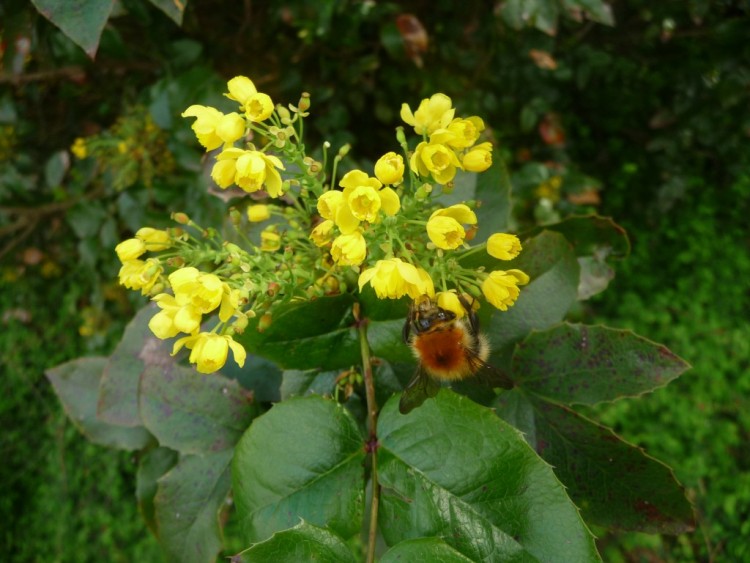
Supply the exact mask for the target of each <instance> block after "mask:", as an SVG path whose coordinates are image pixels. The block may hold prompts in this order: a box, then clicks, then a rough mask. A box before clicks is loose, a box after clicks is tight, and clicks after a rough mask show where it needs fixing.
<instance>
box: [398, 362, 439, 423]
mask: <svg viewBox="0 0 750 563" xmlns="http://www.w3.org/2000/svg"><path fill="white" fill-rule="evenodd" d="M438 391H440V384H439V383H438V382H437V381H435V380H434V379H432V378H431V377H430V376H429V375H427V374H426V373H425V372H424V370H423V369H422V367H421V366H417V372H416V373H415V374H414V377H413V378H412V380H411V381H410V382H409V384H408V385H407V386H406V387H405V388H404V392H403V394H402V395H401V401H399V403H398V410H399V411H400V412H401V414H408V413H409V412H411V411H412V410H414V409H416V408H417V407H418V406H420V405H421V404H422V403H424V402H425V400H427V399H428V398H430V397H434V396H435V395H437V393H438Z"/></svg>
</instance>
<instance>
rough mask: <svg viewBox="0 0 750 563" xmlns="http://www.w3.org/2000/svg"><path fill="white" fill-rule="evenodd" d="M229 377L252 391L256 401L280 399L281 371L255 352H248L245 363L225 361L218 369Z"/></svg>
mask: <svg viewBox="0 0 750 563" xmlns="http://www.w3.org/2000/svg"><path fill="white" fill-rule="evenodd" d="M219 373H220V374H221V375H224V376H226V377H228V378H230V379H236V380H237V381H238V382H239V383H240V385H242V386H243V387H244V388H245V389H249V390H250V391H252V392H253V397H254V398H255V400H256V401H258V402H274V403H275V402H278V401H280V400H281V392H280V388H281V382H282V371H281V370H280V369H279V368H278V366H276V364H274V363H273V362H270V361H268V360H266V359H265V358H261V357H260V356H257V355H255V354H249V355H248V356H247V358H246V359H245V365H244V366H243V367H239V366H238V365H237V362H227V363H226V364H224V367H223V368H221V370H220V371H219Z"/></svg>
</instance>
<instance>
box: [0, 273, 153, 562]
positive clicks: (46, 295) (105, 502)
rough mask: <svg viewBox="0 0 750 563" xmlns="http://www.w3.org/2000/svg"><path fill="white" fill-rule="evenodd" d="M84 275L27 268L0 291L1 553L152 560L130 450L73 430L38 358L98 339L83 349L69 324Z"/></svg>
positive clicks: (59, 357) (52, 361) (23, 557)
mask: <svg viewBox="0 0 750 563" xmlns="http://www.w3.org/2000/svg"><path fill="white" fill-rule="evenodd" d="M7 273H8V271H7V270H6V274H7ZM87 283H90V282H87V281H86V280H84V279H76V278H75V276H72V277H71V278H67V279H65V280H63V279H56V280H55V279H45V278H44V277H42V276H41V275H40V272H38V271H34V270H27V272H26V273H25V274H24V276H23V277H22V278H21V279H19V280H17V281H15V282H12V281H8V280H6V281H4V282H3V290H2V292H0V310H2V312H3V315H4V317H3V325H4V326H3V330H2V331H1V332H0V357H2V366H3V368H2V371H3V373H2V380H3V386H4V392H3V393H2V395H1V396H0V420H2V426H3V433H2V435H0V455H2V458H3V463H2V464H1V465H0V479H2V483H3V489H4V492H3V495H2V496H0V522H2V529H3V535H2V539H1V540H0V541H1V542H2V547H0V552H1V553H3V554H4V556H3V560H5V561H59V562H66V561H71V562H85V561H123V562H125V561H144V562H149V561H161V560H162V559H161V555H160V552H159V547H158V544H157V543H156V540H155V539H154V538H153V537H152V536H151V535H150V533H149V532H148V531H147V529H146V527H145V525H144V524H143V522H142V521H141V519H140V515H139V514H138V510H137V507H136V503H135V496H134V491H135V467H136V465H135V461H134V459H133V457H132V455H131V454H128V453H126V452H117V451H113V450H109V449H106V448H102V447H98V446H95V445H93V444H90V443H88V442H87V441H86V440H85V439H83V437H82V436H81V435H80V434H79V433H78V432H77V431H76V429H75V428H74V427H73V425H72V424H71V422H70V421H69V420H68V419H67V417H66V416H65V414H64V413H63V412H62V409H61V407H60V404H59V403H58V401H57V398H56V397H55V395H54V393H53V391H52V388H51V386H50V385H49V383H48V382H47V380H46V378H45V377H44V370H45V369H46V368H48V367H51V366H53V365H56V364H59V363H61V362H63V361H66V360H68V359H71V358H73V357H76V356H80V355H84V354H91V353H103V352H105V350H104V349H105V348H107V344H106V342H105V343H102V345H101V346H100V347H99V348H100V349H98V350H97V349H94V350H87V349H86V346H85V344H86V343H85V341H84V339H82V338H81V337H80V336H79V333H78V327H79V325H80V324H81V316H80V314H79V313H78V303H79V301H80V300H81V294H82V293H83V292H85V291H87V290H90V289H91V288H90V287H87ZM25 316H27V317H26V319H27V322H24V320H23V319H24V317H25ZM19 317H20V318H19ZM115 331H116V328H115Z"/></svg>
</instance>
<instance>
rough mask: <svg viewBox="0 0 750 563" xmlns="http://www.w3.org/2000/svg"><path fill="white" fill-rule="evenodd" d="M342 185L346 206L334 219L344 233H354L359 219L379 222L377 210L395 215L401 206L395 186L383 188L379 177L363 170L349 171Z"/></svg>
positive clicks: (341, 207) (339, 209)
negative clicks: (369, 174) (372, 176)
mask: <svg viewBox="0 0 750 563" xmlns="http://www.w3.org/2000/svg"><path fill="white" fill-rule="evenodd" d="M339 185H340V186H341V187H343V188H344V192H343V201H344V203H345V204H346V205H342V206H340V207H339V208H338V209H337V210H336V217H335V219H334V220H335V222H336V225H338V227H339V229H341V232H342V233H344V234H349V233H352V232H353V231H354V230H355V229H356V228H357V227H358V226H359V221H368V222H370V223H376V222H377V221H378V220H379V218H378V212H379V211H380V210H381V209H382V210H383V212H384V213H385V214H386V215H395V214H396V213H398V210H399V209H400V208H401V201H400V200H399V197H398V194H397V193H396V192H395V191H394V190H393V189H392V188H383V184H382V183H381V182H380V180H378V179H377V178H371V177H370V176H368V175H367V174H365V173H364V172H362V171H361V170H352V171H350V172H347V173H346V174H345V175H344V177H343V178H341V182H339Z"/></svg>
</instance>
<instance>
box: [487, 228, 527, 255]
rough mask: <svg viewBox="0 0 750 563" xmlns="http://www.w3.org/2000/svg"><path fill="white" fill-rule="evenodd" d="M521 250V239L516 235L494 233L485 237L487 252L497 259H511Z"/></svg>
mask: <svg viewBox="0 0 750 563" xmlns="http://www.w3.org/2000/svg"><path fill="white" fill-rule="evenodd" d="M520 252H521V241H520V240H518V237H517V236H516V235H508V234H505V233H495V234H494V235H492V236H490V238H489V239H487V254H489V255H490V256H492V257H494V258H498V259H499V260H513V258H515V257H516V256H518V254H519V253H520Z"/></svg>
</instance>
